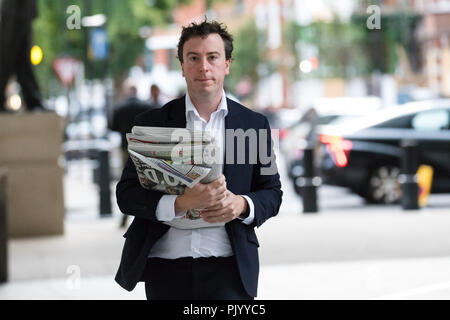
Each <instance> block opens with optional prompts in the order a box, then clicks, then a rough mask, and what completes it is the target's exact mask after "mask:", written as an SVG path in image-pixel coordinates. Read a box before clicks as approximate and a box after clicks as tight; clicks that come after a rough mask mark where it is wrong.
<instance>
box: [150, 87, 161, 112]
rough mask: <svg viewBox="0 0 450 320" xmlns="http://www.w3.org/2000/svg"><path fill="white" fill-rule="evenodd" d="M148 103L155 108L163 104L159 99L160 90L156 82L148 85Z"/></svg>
mask: <svg viewBox="0 0 450 320" xmlns="http://www.w3.org/2000/svg"><path fill="white" fill-rule="evenodd" d="M150 104H151V106H152V108H155V109H157V108H161V107H162V105H163V104H164V103H163V102H162V100H161V90H160V89H159V87H158V85H156V84H152V86H151V87H150Z"/></svg>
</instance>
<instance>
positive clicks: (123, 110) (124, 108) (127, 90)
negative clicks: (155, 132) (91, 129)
mask: <svg viewBox="0 0 450 320" xmlns="http://www.w3.org/2000/svg"><path fill="white" fill-rule="evenodd" d="M122 90H123V94H124V95H125V97H126V98H125V100H123V101H122V102H121V103H120V104H119V105H118V106H117V107H116V108H115V110H114V113H113V117H112V121H111V123H110V126H109V128H110V129H111V130H112V131H116V132H119V133H120V135H121V138H122V143H121V149H122V163H123V165H124V166H125V164H126V162H127V159H128V151H127V147H128V143H127V136H126V135H127V133H129V132H131V128H133V122H134V118H135V117H136V116H137V115H138V114H140V113H143V112H145V111H148V110H150V109H153V108H155V106H153V105H150V104H147V103H144V102H142V101H140V100H139V99H138V98H137V97H136V94H137V89H136V86H135V85H134V84H133V83H132V81H131V80H130V79H127V80H125V81H124V83H123V89H122ZM127 218H128V216H127V215H123V217H122V221H121V223H120V226H121V227H125V225H126V224H127Z"/></svg>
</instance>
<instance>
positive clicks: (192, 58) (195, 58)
mask: <svg viewBox="0 0 450 320" xmlns="http://www.w3.org/2000/svg"><path fill="white" fill-rule="evenodd" d="M189 59H190V60H191V61H197V57H190V58H189Z"/></svg>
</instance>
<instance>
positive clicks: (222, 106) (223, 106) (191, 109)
mask: <svg viewBox="0 0 450 320" xmlns="http://www.w3.org/2000/svg"><path fill="white" fill-rule="evenodd" d="M185 101H186V120H187V119H188V117H189V114H190V113H191V114H195V115H196V116H197V117H199V118H200V115H199V113H198V111H197V108H196V107H195V106H194V104H193V103H192V100H191V97H190V96H189V92H188V91H187V90H186V99H185ZM216 112H222V113H223V117H224V118H225V117H226V115H227V114H228V105H227V96H226V94H225V90H222V99H221V100H220V103H219V106H218V108H217V110H216V111H214V112H213V113H216Z"/></svg>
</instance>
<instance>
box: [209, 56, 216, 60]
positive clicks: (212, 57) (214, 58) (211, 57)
mask: <svg viewBox="0 0 450 320" xmlns="http://www.w3.org/2000/svg"><path fill="white" fill-rule="evenodd" d="M209 59H211V60H213V61H214V60H217V56H210V57H209Z"/></svg>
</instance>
